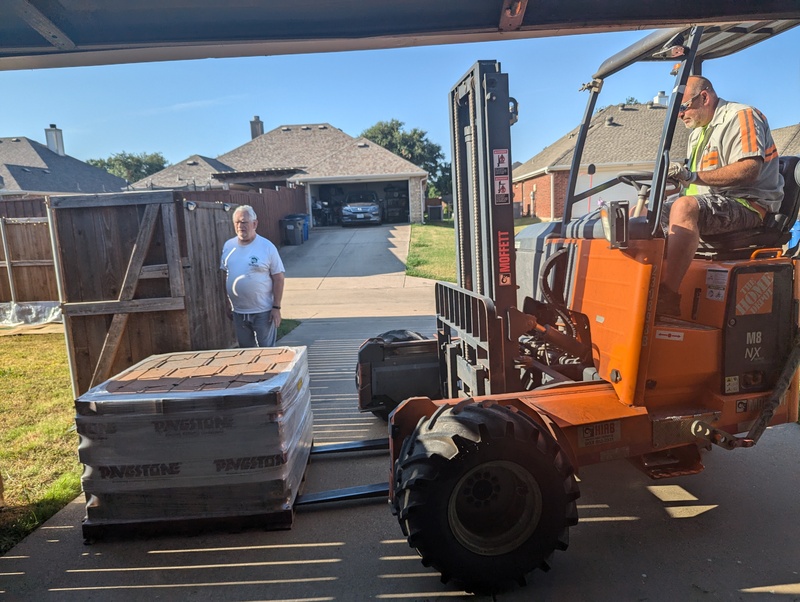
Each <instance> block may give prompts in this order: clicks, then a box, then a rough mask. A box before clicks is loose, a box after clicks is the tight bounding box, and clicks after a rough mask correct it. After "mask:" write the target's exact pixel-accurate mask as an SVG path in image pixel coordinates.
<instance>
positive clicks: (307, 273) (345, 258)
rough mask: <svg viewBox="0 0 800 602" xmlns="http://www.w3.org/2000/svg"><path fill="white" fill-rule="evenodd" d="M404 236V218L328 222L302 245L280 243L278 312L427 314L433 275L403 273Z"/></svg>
mask: <svg viewBox="0 0 800 602" xmlns="http://www.w3.org/2000/svg"><path fill="white" fill-rule="evenodd" d="M410 236H411V226H409V225H408V224H401V225H388V224H387V225H383V226H361V227H354V228H342V227H339V226H331V227H326V228H314V229H312V231H311V235H310V236H309V239H308V240H307V241H306V242H305V243H304V244H302V245H297V246H285V247H283V248H282V249H281V251H280V252H281V258H282V259H283V261H284V264H285V266H286V278H287V281H286V292H285V294H284V298H283V301H282V303H281V307H283V311H282V313H283V315H284V316H286V317H289V318H297V319H301V320H302V319H305V318H314V317H332V316H337V317H357V316H372V317H386V316H398V315H432V314H433V313H434V312H435V307H434V298H433V284H434V283H433V281H431V280H426V279H424V278H414V277H411V276H406V274H405V269H406V265H405V262H406V258H407V257H408V244H409V239H410ZM389 290H391V294H387V291H389Z"/></svg>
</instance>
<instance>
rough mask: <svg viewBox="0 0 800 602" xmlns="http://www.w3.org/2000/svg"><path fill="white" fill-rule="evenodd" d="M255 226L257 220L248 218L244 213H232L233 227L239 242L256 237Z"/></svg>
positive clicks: (249, 240) (246, 241) (248, 240)
mask: <svg viewBox="0 0 800 602" xmlns="http://www.w3.org/2000/svg"><path fill="white" fill-rule="evenodd" d="M256 226H258V220H250V217H249V216H248V215H247V214H246V213H243V212H239V213H234V214H233V227H234V228H235V229H236V237H237V238H238V239H239V241H240V242H244V243H248V242H252V241H253V240H254V239H255V237H256Z"/></svg>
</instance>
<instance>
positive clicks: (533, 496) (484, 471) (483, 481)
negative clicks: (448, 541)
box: [448, 461, 542, 556]
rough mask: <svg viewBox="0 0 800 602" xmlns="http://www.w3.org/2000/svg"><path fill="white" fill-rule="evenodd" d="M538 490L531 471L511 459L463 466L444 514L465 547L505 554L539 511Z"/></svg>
mask: <svg viewBox="0 0 800 602" xmlns="http://www.w3.org/2000/svg"><path fill="white" fill-rule="evenodd" d="M541 508H542V493H541V490H540V489H539V485H538V484H537V483H536V480H535V479H534V478H533V476H532V475H531V474H530V473H529V472H528V471H527V470H525V469H524V468H522V466H520V465H519V464H516V463H514V462H508V461H494V462H487V463H484V464H481V465H480V466H477V467H475V468H473V469H472V470H470V471H469V472H467V473H466V474H465V475H464V476H463V477H462V478H461V479H460V480H459V482H458V483H457V485H456V487H455V488H454V489H453V493H452V495H451V497H450V501H449V505H448V519H449V521H450V526H451V529H452V532H453V534H454V535H455V537H456V539H458V541H459V543H461V545H463V546H464V547H466V548H467V549H469V550H471V551H473V552H475V553H478V554H482V555H485V556H496V555H499V554H505V553H507V552H510V551H512V550H514V549H515V548H517V547H518V546H519V545H521V544H522V543H523V542H525V541H526V540H527V539H528V538H529V537H530V536H531V534H532V533H533V531H534V530H535V529H536V526H537V524H538V523H539V519H540V517H541Z"/></svg>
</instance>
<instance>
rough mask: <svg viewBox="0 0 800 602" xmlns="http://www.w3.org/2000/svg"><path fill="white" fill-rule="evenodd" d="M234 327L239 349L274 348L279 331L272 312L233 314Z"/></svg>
mask: <svg viewBox="0 0 800 602" xmlns="http://www.w3.org/2000/svg"><path fill="white" fill-rule="evenodd" d="M233 326H234V329H235V330H236V340H237V341H238V343H239V347H242V348H244V347H274V346H275V340H276V338H277V336H278V329H277V328H275V323H274V322H273V321H272V312H271V311H264V312H261V313H257V314H240V313H237V312H233Z"/></svg>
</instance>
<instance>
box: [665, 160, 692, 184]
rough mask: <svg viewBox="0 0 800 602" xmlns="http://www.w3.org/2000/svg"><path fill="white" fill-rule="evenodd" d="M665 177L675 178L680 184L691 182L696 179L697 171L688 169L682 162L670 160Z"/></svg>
mask: <svg viewBox="0 0 800 602" xmlns="http://www.w3.org/2000/svg"><path fill="white" fill-rule="evenodd" d="M667 177H669V178H671V179H673V180H677V181H678V182H680V183H681V184H691V183H692V182H694V181H695V180H696V179H697V173H695V172H693V171H690V170H689V168H688V167H686V166H685V165H684V164H683V163H678V162H677V161H672V162H670V164H669V169H668V170H667Z"/></svg>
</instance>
